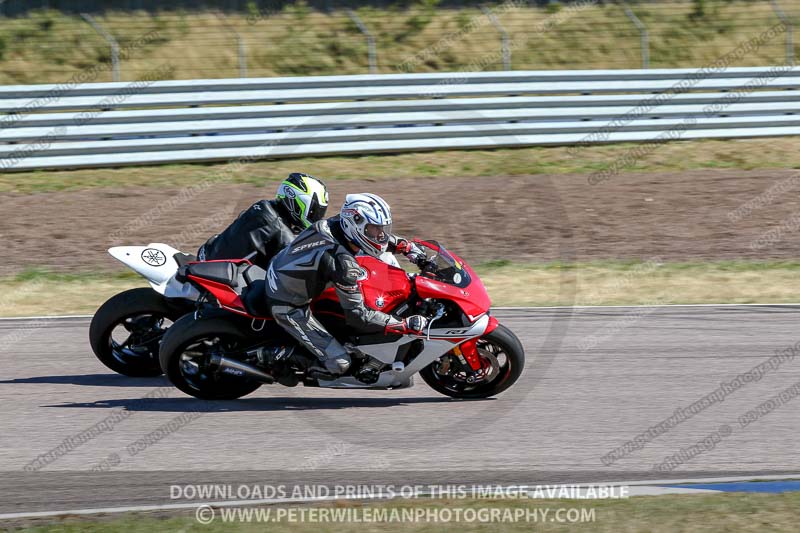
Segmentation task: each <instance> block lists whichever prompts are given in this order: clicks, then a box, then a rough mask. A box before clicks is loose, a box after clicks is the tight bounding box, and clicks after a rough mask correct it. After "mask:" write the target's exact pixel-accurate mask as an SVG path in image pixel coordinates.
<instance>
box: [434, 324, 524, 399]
mask: <svg viewBox="0 0 800 533" xmlns="http://www.w3.org/2000/svg"><path fill="white" fill-rule="evenodd" d="M477 347H478V355H479V356H480V358H481V363H482V368H481V370H479V371H478V372H477V373H476V374H468V373H466V372H463V370H461V369H460V365H458V364H456V363H455V361H454V359H455V356H454V355H452V354H447V355H445V356H443V357H441V358H439V359H438V360H436V361H434V362H433V363H431V364H430V365H428V366H427V367H425V368H423V369H422V370H420V373H419V375H420V376H421V377H422V379H423V380H424V381H425V383H427V384H428V386H430V387H431V388H432V389H433V390H435V391H436V392H440V393H442V394H444V395H446V396H450V397H451V398H460V399H467V400H477V399H481V398H489V397H491V396H496V395H498V394H500V393H501V392H503V391H504V390H506V389H507V388H509V387H510V386H511V385H513V384H514V383H515V382H516V381H517V379H519V376H520V375H521V374H522V369H523V367H524V366H525V352H524V350H523V348H522V343H521V342H520V341H519V339H518V338H517V336H516V335H514V333H512V332H511V330H510V329H508V328H507V327H505V326H503V325H502V324H501V325H499V326H497V328H495V329H494V330H493V331H491V332H490V333H488V334H486V335H484V336H483V337H481V338H480V339H479V340H478V345H477Z"/></svg>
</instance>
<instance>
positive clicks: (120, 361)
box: [89, 287, 188, 378]
mask: <svg viewBox="0 0 800 533" xmlns="http://www.w3.org/2000/svg"><path fill="white" fill-rule="evenodd" d="M187 309H188V307H186V308H184V307H182V306H180V305H175V304H171V303H170V302H168V301H167V299H166V298H164V296H162V295H161V294H159V293H157V292H156V291H154V290H153V289H151V288H149V287H140V288H136V289H130V290H127V291H124V292H121V293H119V294H116V295H114V296H112V297H111V298H109V299H108V300H107V301H106V302H105V303H104V304H103V305H101V306H100V308H99V309H98V310H97V312H96V313H95V314H94V316H93V317H92V322H91V325H90V326H89V344H90V345H91V347H92V351H93V352H94V354H95V355H96V356H97V358H98V359H99V360H100V362H101V363H103V364H104V365H106V366H107V367H108V368H110V369H111V370H113V371H114V372H117V373H118V374H122V375H125V376H130V377H136V378H140V377H155V376H160V375H161V374H162V372H161V365H160V364H159V362H158V350H159V343H160V342H161V339H162V337H163V335H164V332H165V331H166V330H167V329H168V328H169V326H170V325H171V324H172V323H173V322H174V321H175V320H177V319H178V318H179V317H180V316H181V315H183V314H184V313H185V312H186V311H187ZM123 336H124V337H126V338H125V339H124V340H122V337H123Z"/></svg>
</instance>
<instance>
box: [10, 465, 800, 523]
mask: <svg viewBox="0 0 800 533" xmlns="http://www.w3.org/2000/svg"><path fill="white" fill-rule="evenodd" d="M796 479H800V474H793V475H792V474H789V475H776V476H755V477H717V478H697V479H677V480H675V479H669V480H638V481H614V482H610V483H556V484H550V485H549V486H552V487H554V486H577V487H590V486H591V487H602V486H606V487H620V486H656V485H690V484H694V483H726V482H737V481H738V482H746V481H755V480H758V481H782V480H796ZM537 485H539V486H542V485H543V484H542V483H532V484H527V485H525V484H519V485H506V487H514V488H521V487H523V486H524V487H526V488H535V487H536V486H537ZM498 486H501V485H498ZM432 495H433V493H431V492H423V493H421V494H420V496H432ZM397 498H399V495H396V496H395V497H393V498H390V497H388V496H380V495H379V496H371V497H363V496H362V497H352V496H320V497H316V498H269V499H261V500H229V501H221V502H213V501H211V502H192V503H170V504H161V505H131V506H127V507H100V508H94V509H91V508H90V509H69V510H63V511H32V512H21V513H5V514H0V520H14V519H21V518H47V517H54V516H65V515H93V514H116V513H130V512H148V511H170V510H172V511H174V510H184V509H196V508H198V507H201V506H209V507H214V508H219V507H247V506H253V505H276V504H293V503H318V502H329V501H339V500H355V501H369V500H392V499H397Z"/></svg>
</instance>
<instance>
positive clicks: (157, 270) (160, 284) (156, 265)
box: [108, 243, 200, 300]
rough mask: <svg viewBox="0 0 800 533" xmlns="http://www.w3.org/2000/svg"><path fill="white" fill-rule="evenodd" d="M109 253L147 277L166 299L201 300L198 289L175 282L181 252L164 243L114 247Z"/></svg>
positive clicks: (154, 288) (151, 284) (155, 289)
mask: <svg viewBox="0 0 800 533" xmlns="http://www.w3.org/2000/svg"><path fill="white" fill-rule="evenodd" d="M108 253H109V254H111V256H112V257H113V258H114V259H117V260H118V261H120V262H122V263H123V264H124V265H126V266H128V267H129V268H130V269H132V270H133V271H134V272H136V273H137V274H140V275H141V276H142V277H144V278H145V279H146V280H147V282H148V283H150V286H151V287H153V290H154V291H156V292H158V293H160V294H163V295H164V296H166V297H167V298H186V299H187V300H197V299H198V298H199V297H200V291H198V290H197V289H196V288H195V287H192V286H191V285H189V284H187V283H181V282H179V281H177V280H176V279H175V274H176V273H177V272H178V262H177V261H175V254H178V253H180V250H176V249H175V248H173V247H172V246H169V245H167V244H163V243H150V244H148V245H147V246H114V247H113V248H109V249H108Z"/></svg>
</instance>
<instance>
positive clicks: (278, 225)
mask: <svg viewBox="0 0 800 533" xmlns="http://www.w3.org/2000/svg"><path fill="white" fill-rule="evenodd" d="M290 224H291V219H290V218H289V216H288V214H285V213H284V208H283V206H281V205H280V204H279V203H278V202H276V201H275V200H261V201H260V202H256V203H254V204H253V205H251V206H250V207H249V208H247V209H246V210H244V211H242V212H241V213H240V214H239V216H238V217H237V218H236V220H234V221H233V223H232V224H231V225H230V226H228V227H227V228H226V229H225V230H224V231H223V232H222V233H220V234H218V235H215V236H213V237H211V238H210V239H208V241H206V243H205V244H204V245H203V246H201V247H200V249H199V250H198V251H197V258H198V259H200V260H201V261H208V260H211V259H241V258H243V257H247V256H249V255H250V254H252V253H254V252H255V254H256V255H255V257H253V258H251V261H252V262H253V263H255V264H256V265H258V266H260V267H261V268H263V269H264V270H266V269H267V267H268V266H269V262H270V259H272V258H273V257H274V256H275V254H277V253H278V252H280V251H281V250H282V249H284V248H285V247H286V246H288V245H289V243H291V242H292V240H294V237H295V234H294V232H293V231H292V227H291V226H290Z"/></svg>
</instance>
